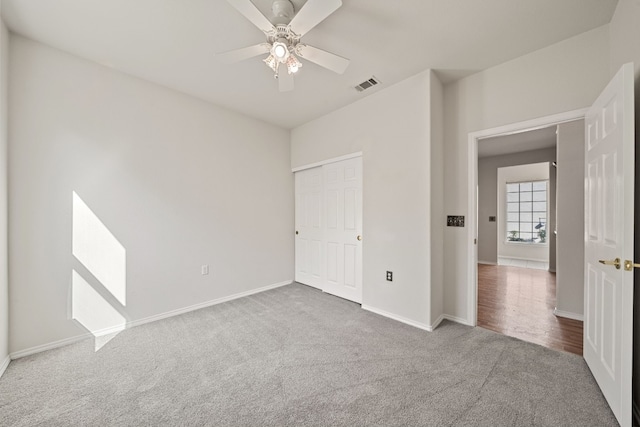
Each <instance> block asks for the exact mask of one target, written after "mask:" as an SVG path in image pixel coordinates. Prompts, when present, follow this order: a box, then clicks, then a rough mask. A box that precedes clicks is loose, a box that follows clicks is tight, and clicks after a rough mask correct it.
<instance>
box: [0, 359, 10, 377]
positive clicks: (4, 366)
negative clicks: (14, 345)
mask: <svg viewBox="0 0 640 427" xmlns="http://www.w3.org/2000/svg"><path fill="white" fill-rule="evenodd" d="M10 362H11V356H9V355H7V356H6V357H5V358H4V360H3V361H2V363H1V364H0V377H2V374H4V371H6V370H7V368H8V367H9V363H10Z"/></svg>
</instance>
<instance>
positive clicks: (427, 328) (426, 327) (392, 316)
mask: <svg viewBox="0 0 640 427" xmlns="http://www.w3.org/2000/svg"><path fill="white" fill-rule="evenodd" d="M361 307H362V308H363V309H364V310H367V311H370V312H372V313H375V314H379V315H380V316H384V317H388V318H389V319H393V320H397V321H398V322H402V323H405V324H407V325H409V326H413V327H415V328H419V329H422V330H425V331H429V332H433V329H434V327H433V326H430V325H425V324H424V323H420V322H416V321H414V320H411V319H407V318H406V317H402V316H398V315H397V314H393V313H389V312H388V311H384V310H380V309H379V308H375V307H371V306H369V305H364V304H362V306H361Z"/></svg>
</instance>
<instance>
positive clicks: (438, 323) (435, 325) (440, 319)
mask: <svg viewBox="0 0 640 427" xmlns="http://www.w3.org/2000/svg"><path fill="white" fill-rule="evenodd" d="M444 316H445V315H444V314H441V315H440V317H438V318H437V319H436V321H435V322H433V324H432V325H431V331H432V332H433V331H435V329H436V328H437V327H438V326H440V323H442V321H443V320H444Z"/></svg>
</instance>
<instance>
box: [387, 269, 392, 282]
mask: <svg viewBox="0 0 640 427" xmlns="http://www.w3.org/2000/svg"><path fill="white" fill-rule="evenodd" d="M387 280H388V281H389V282H393V271H387Z"/></svg>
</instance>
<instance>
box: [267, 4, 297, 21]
mask: <svg viewBox="0 0 640 427" xmlns="http://www.w3.org/2000/svg"><path fill="white" fill-rule="evenodd" d="M271 11H272V12H273V16H275V17H276V18H283V19H286V20H287V23H288V22H289V21H291V19H293V15H294V9H293V4H292V3H291V2H290V1H289V0H273V4H272V6H271Z"/></svg>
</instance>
